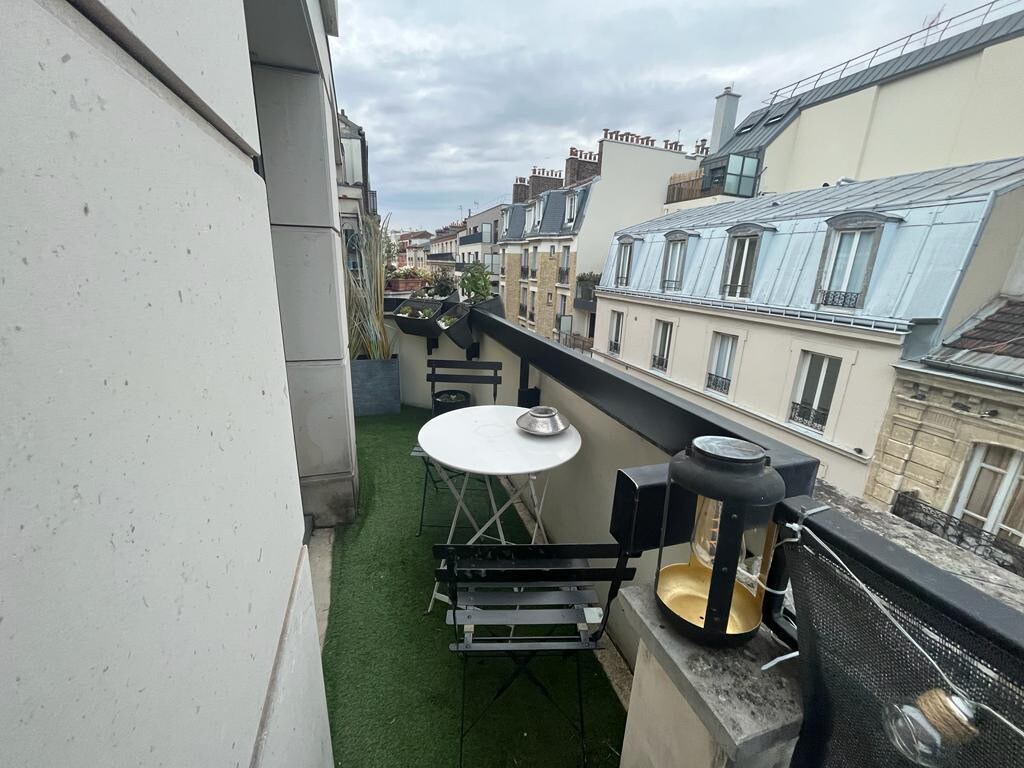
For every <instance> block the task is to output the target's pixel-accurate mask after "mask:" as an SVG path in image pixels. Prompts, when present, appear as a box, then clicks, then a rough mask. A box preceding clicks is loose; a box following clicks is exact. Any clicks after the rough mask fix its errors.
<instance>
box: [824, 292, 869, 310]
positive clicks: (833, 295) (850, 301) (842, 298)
mask: <svg viewBox="0 0 1024 768" xmlns="http://www.w3.org/2000/svg"><path fill="white" fill-rule="evenodd" d="M818 304H820V305H821V306H823V307H842V308H843V309H856V308H857V307H858V306H860V292H857V291H824V290H822V291H818Z"/></svg>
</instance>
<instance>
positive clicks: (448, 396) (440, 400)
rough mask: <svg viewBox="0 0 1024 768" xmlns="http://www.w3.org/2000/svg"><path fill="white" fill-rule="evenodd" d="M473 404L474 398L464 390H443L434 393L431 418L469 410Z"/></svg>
mask: <svg viewBox="0 0 1024 768" xmlns="http://www.w3.org/2000/svg"><path fill="white" fill-rule="evenodd" d="M472 404H473V397H472V395H470V394H469V392H467V391H466V390H464V389H442V390H440V391H438V392H435V393H434V397H433V402H432V403H431V416H440V415H441V414H442V413H448V412H449V411H457V410H458V409H459V408H468V407H469V406H471V405H472Z"/></svg>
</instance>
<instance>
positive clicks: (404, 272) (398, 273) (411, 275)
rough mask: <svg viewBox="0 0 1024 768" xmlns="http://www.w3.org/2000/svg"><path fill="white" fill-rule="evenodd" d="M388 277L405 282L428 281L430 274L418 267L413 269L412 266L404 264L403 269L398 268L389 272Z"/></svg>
mask: <svg viewBox="0 0 1024 768" xmlns="http://www.w3.org/2000/svg"><path fill="white" fill-rule="evenodd" d="M388 277H394V278H397V279H406V280H429V279H430V273H429V272H426V271H424V270H422V269H420V268H419V267H414V266H413V265H412V264H406V265H405V266H404V267H399V268H398V269H396V270H394V271H393V272H391V273H390V274H389V275H388Z"/></svg>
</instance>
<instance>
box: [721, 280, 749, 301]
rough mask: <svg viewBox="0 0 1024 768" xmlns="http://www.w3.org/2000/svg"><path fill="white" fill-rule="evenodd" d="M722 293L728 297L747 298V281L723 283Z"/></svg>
mask: <svg viewBox="0 0 1024 768" xmlns="http://www.w3.org/2000/svg"><path fill="white" fill-rule="evenodd" d="M722 293H723V294H725V296H726V298H729V299H749V298H750V284H749V283H723V284H722Z"/></svg>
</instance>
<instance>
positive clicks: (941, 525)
mask: <svg viewBox="0 0 1024 768" xmlns="http://www.w3.org/2000/svg"><path fill="white" fill-rule="evenodd" d="M891 511H892V513H893V514H894V515H896V517H901V518H903V519H904V520H906V521H907V522H910V523H913V524H914V525H916V526H918V527H920V528H924V529H925V530H926V531H929V532H930V533H934V534H935V535H936V536H941V537H942V538H944V539H945V540H946V541H948V542H950V543H951V544H956V545H957V546H958V547H961V548H962V549H966V550H968V551H969V552H973V553H974V554H976V555H978V556H979V557H983V558H985V559H986V560H989V561H991V562H993V563H995V564H996V565H998V566H1000V567H1001V568H1005V569H1006V570H1008V571H1010V572H1012V573H1015V574H1017V575H1018V576H1024V547H1021V546H1020V545H1018V544H1014V543H1013V542H1012V541H1008V540H1006V539H1003V538H1000V537H999V536H997V535H996V534H994V533H989V532H987V531H983V530H982V529H981V528H979V527H977V526H974V525H971V524H970V523H968V522H965V521H964V520H962V519H958V518H956V517H954V516H953V515H951V514H949V513H948V512H943V511H942V510H941V509H936V508H935V507H933V506H931V505H929V504H925V503H924V502H923V501H921V499H919V498H918V497H917V495H916V494H915V493H913V492H910V491H900V492H899V493H897V494H896V498H895V500H894V501H893V504H892V510H891Z"/></svg>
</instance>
